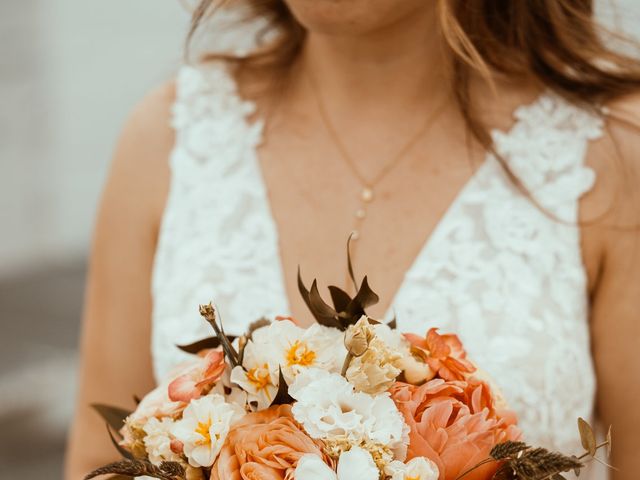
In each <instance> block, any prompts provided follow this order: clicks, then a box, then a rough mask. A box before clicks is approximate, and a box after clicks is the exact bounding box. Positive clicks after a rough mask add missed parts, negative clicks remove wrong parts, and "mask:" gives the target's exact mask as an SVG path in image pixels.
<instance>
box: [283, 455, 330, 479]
mask: <svg viewBox="0 0 640 480" xmlns="http://www.w3.org/2000/svg"><path fill="white" fill-rule="evenodd" d="M293 478H294V479H295V480H337V477H336V474H335V472H334V471H333V470H331V468H330V467H329V465H327V464H326V463H324V462H323V461H322V459H321V458H320V457H319V456H318V455H314V454H312V453H307V454H306V455H303V456H302V457H301V458H300V460H298V466H297V467H296V471H295V473H294V475H293Z"/></svg>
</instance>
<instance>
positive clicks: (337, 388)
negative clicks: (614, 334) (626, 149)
mask: <svg viewBox="0 0 640 480" xmlns="http://www.w3.org/2000/svg"><path fill="white" fill-rule="evenodd" d="M350 272H352V269H351V268H350ZM351 277H352V280H353V281H354V285H355V286H356V290H357V293H356V295H355V296H354V297H353V298H352V297H351V296H350V295H348V294H347V293H346V292H345V291H343V290H341V289H339V288H337V287H329V290H330V294H331V300H332V302H331V303H332V305H330V304H328V303H326V302H325V301H324V300H323V299H322V298H321V296H320V294H319V291H318V287H317V283H316V282H315V281H314V282H313V284H312V286H311V288H310V290H308V289H307V288H306V286H305V285H304V283H303V281H302V280H301V278H300V275H298V284H299V288H300V292H301V294H302V296H303V298H304V300H305V302H306V304H307V306H308V307H309V309H310V311H311V313H312V314H313V316H314V318H315V320H316V322H317V323H316V324H314V325H312V326H311V327H309V328H302V327H300V326H298V325H297V323H296V321H295V320H294V319H292V318H290V317H282V318H277V319H276V320H275V321H273V322H270V321H267V320H260V321H258V322H256V323H255V324H253V325H252V326H251V328H250V329H249V331H247V332H246V333H245V335H243V336H241V337H238V338H234V337H231V336H228V335H226V334H225V332H224V328H223V325H222V323H221V322H220V319H219V318H218V316H217V312H216V310H215V309H214V307H213V306H212V305H211V304H209V305H202V306H200V313H201V315H202V316H203V317H204V319H205V320H206V321H207V322H208V323H209V324H210V325H211V327H212V328H213V331H214V333H215V336H213V337H211V338H208V339H204V340H201V341H199V342H197V343H194V344H192V345H188V346H182V347H180V348H182V349H183V350H185V351H187V352H189V353H192V354H193V358H192V360H190V361H188V362H186V363H185V364H183V365H180V366H179V367H177V368H176V369H175V371H174V372H173V374H172V375H170V376H169V378H168V379H167V380H166V381H165V382H164V383H162V384H161V385H160V386H158V387H157V388H156V389H155V390H154V391H152V392H151V393H149V394H148V395H147V396H145V397H144V398H143V399H142V400H140V401H139V403H138V405H137V408H136V409H135V411H133V412H126V411H123V410H120V409H116V408H112V407H107V406H104V405H96V406H95V407H96V409H97V410H98V411H99V412H100V413H101V414H102V415H103V416H104V417H105V419H106V420H107V422H108V424H109V425H110V426H111V427H110V428H109V433H110V435H111V437H112V440H113V442H114V444H115V445H116V448H118V450H119V451H120V453H121V454H122V455H123V456H124V459H123V460H122V461H119V462H115V463H112V464H110V465H107V466H105V467H103V468H100V469H98V470H95V471H94V472H92V473H91V474H90V475H88V476H87V477H86V478H87V479H89V478H93V477H95V476H98V475H103V474H117V476H116V477H115V478H131V477H147V478H149V477H151V478H160V479H166V480H176V479H189V480H191V479H194V480H195V479H206V480H209V479H210V480H294V479H295V480H378V479H387V480H454V479H462V478H465V479H468V480H489V479H522V480H542V479H553V480H559V479H562V478H564V477H562V475H561V472H566V471H571V470H576V471H579V469H580V468H581V467H582V466H583V460H582V459H583V458H585V457H586V456H588V455H589V454H590V455H592V456H593V455H595V452H596V450H597V449H598V448H600V447H602V446H608V445H609V444H610V441H609V439H607V442H605V443H603V444H602V445H596V443H595V439H594V436H593V432H592V430H591V427H589V426H588V424H586V422H583V421H579V425H580V432H581V435H582V442H583V446H584V447H585V450H587V452H586V453H585V455H583V456H582V457H580V458H578V457H569V456H565V455H562V454H559V453H554V452H549V451H547V450H545V449H542V448H533V447H530V446H529V445H527V444H525V443H523V442H521V441H519V438H520V431H519V430H518V428H517V426H516V418H515V415H514V414H513V413H512V412H510V411H509V410H508V408H507V404H506V402H505V400H504V398H503V397H502V396H501V394H500V392H499V390H498V389H497V387H496V386H495V385H494V384H493V383H492V381H491V380H490V379H489V378H488V376H487V375H486V374H484V373H483V372H482V371H481V370H480V369H479V368H478V366H476V365H474V364H473V363H472V362H471V361H470V360H469V359H468V358H467V355H466V353H465V350H464V346H463V345H462V343H461V342H460V340H459V339H458V337H457V336H456V335H452V334H446V335H443V334H440V333H439V332H438V330H437V329H435V328H432V329H430V330H429V331H428V332H426V334H423V335H420V334H411V333H401V332H399V331H397V330H396V329H395V325H394V324H395V321H394V322H391V323H390V324H384V323H381V322H379V321H376V320H374V319H372V318H370V317H368V316H367V314H366V313H365V309H366V308H367V307H369V306H371V305H373V304H375V303H376V302H377V301H378V296H377V295H376V294H375V293H374V292H373V291H372V290H371V288H370V287H369V284H368V282H367V278H366V277H365V278H364V279H363V281H362V282H361V283H360V284H358V283H357V282H356V281H355V278H354V276H353V274H352V275H351Z"/></svg>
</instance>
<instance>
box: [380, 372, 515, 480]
mask: <svg viewBox="0 0 640 480" xmlns="http://www.w3.org/2000/svg"><path fill="white" fill-rule="evenodd" d="M391 396H392V398H393V400H394V402H395V403H396V405H397V406H398V410H400V412H402V414H403V416H404V419H405V422H406V423H407V425H408V426H409V428H410V429H411V432H410V433H409V450H408V456H407V459H411V458H414V457H427V458H428V459H430V460H432V461H433V462H434V463H435V464H436V465H437V466H438V469H439V471H440V477H439V480H453V479H455V478H456V477H457V476H458V475H460V474H461V473H462V472H464V471H465V470H467V469H468V468H470V467H472V466H474V465H476V464H477V463H478V462H480V461H481V460H484V459H485V458H487V457H488V456H489V452H490V451H491V449H492V448H493V447H494V446H495V445H496V444H498V443H501V442H504V441H506V440H516V439H518V438H519V436H520V431H519V430H518V428H517V427H516V426H515V423H516V418H515V415H513V414H512V413H511V412H508V411H501V410H499V409H497V408H496V407H495V402H494V398H493V395H492V393H491V390H490V388H489V386H488V385H487V384H486V383H484V382H480V381H477V380H475V379H473V378H471V379H469V380H468V381H466V382H465V381H449V382H447V381H444V380H442V379H434V380H431V381H429V382H427V383H425V384H424V385H421V386H419V387H417V386H414V385H410V384H407V383H400V382H398V383H396V384H395V385H394V386H393V387H392V388H391ZM497 467H498V465H497V464H496V463H490V464H487V465H485V466H483V467H481V468H479V469H477V470H474V471H473V472H472V473H470V474H469V475H467V476H465V479H468V480H486V479H488V478H491V476H492V475H493V473H495V471H496V470H497Z"/></svg>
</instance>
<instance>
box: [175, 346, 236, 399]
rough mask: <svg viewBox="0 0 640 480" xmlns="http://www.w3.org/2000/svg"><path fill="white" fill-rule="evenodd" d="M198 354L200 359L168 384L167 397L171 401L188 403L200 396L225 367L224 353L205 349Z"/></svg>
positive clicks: (209, 387) (207, 389) (218, 378)
mask: <svg viewBox="0 0 640 480" xmlns="http://www.w3.org/2000/svg"><path fill="white" fill-rule="evenodd" d="M200 355H201V357H202V358H201V359H200V360H198V361H197V362H196V363H195V364H194V365H193V366H191V367H190V368H189V369H188V370H187V371H186V372H185V373H184V374H182V375H180V376H179V377H177V378H176V379H175V380H173V381H172V382H171V383H170V384H169V398H170V399H171V400H172V401H174V402H185V403H188V402H190V401H191V400H195V399H197V398H200V397H201V396H202V395H204V394H206V393H207V392H208V391H209V390H211V387H213V385H214V384H215V383H216V382H217V381H218V380H220V377H222V374H223V373H224V369H225V367H226V365H225V363H224V353H222V352H221V351H219V350H205V351H203V352H201V353H200Z"/></svg>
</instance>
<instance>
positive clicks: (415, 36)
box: [301, 2, 449, 108]
mask: <svg viewBox="0 0 640 480" xmlns="http://www.w3.org/2000/svg"><path fill="white" fill-rule="evenodd" d="M426 3H427V4H429V2H426ZM434 3H435V2H434ZM444 52H445V49H444V48H443V44H442V39H441V37H440V34H439V29H438V27H437V19H436V12H435V8H431V7H429V8H421V9H420V10H419V11H418V12H415V14H414V15H411V16H410V18H403V19H401V20H398V21H396V22H395V23H393V24H389V25H386V26H384V27H382V28H379V29H377V30H375V31H371V32H367V33H365V34H358V35H347V34H342V35H340V34H337V35H335V34H323V33H316V32H309V34H308V36H307V40H306V42H305V46H304V50H303V53H302V57H301V63H302V68H304V69H306V70H307V73H308V74H310V75H311V76H312V77H313V80H314V81H315V82H316V83H317V84H318V85H319V86H320V88H321V90H322V91H323V94H324V96H325V97H326V98H332V99H333V102H332V103H335V104H342V105H344V106H345V107H347V108H349V107H350V108H354V107H355V108H359V107H360V106H361V105H366V104H367V102H370V100H371V98H377V99H385V98H389V97H393V100H394V102H395V103H401V104H410V105H413V104H415V103H416V100H418V99H420V101H421V102H424V101H425V100H426V101H429V97H436V96H440V95H441V94H442V93H443V90H445V89H446V88H447V87H446V86H447V85H449V82H447V81H444V80H445V79H446V73H445V72H447V71H448V69H447V61H446V56H445V54H444ZM425 97H426V98H425Z"/></svg>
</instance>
